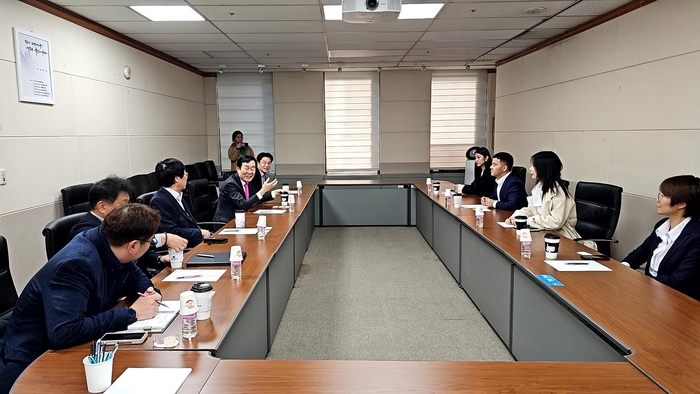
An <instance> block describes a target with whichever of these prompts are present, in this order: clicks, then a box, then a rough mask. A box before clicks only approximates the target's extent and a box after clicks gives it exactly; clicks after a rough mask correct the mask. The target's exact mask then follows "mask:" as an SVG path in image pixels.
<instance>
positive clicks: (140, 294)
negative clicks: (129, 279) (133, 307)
mask: <svg viewBox="0 0 700 394" xmlns="http://www.w3.org/2000/svg"><path fill="white" fill-rule="evenodd" d="M137 294H138V295H139V296H140V297H148V296H147V295H145V294H143V293H141V292H139V293H137ZM156 302H157V303H158V305H160V306H164V307H166V308H168V309H170V307H169V306H167V305H165V304H163V303H162V302H160V301H156Z"/></svg>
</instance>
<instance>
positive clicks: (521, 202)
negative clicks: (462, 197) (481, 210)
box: [481, 152, 527, 212]
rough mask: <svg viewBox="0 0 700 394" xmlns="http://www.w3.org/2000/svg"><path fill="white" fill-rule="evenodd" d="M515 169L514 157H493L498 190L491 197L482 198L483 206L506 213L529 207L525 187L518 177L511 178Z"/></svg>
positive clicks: (492, 171) (504, 153) (492, 166)
mask: <svg viewBox="0 0 700 394" xmlns="http://www.w3.org/2000/svg"><path fill="white" fill-rule="evenodd" d="M512 169H513V156H512V155H511V154H510V153H506V152H498V153H496V154H495V155H493V159H492V162H491V175H493V176H494V178H496V188H495V189H494V190H493V193H491V197H481V204H482V205H485V206H487V207H489V208H496V209H502V210H504V211H511V212H512V211H516V210H518V209H520V208H522V207H526V206H527V192H526V191H525V185H523V183H522V182H521V181H520V179H518V177H517V176H510V175H511V170H512Z"/></svg>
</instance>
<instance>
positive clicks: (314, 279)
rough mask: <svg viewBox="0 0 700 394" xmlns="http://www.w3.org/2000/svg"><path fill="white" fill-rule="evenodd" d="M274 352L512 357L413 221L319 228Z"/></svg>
mask: <svg viewBox="0 0 700 394" xmlns="http://www.w3.org/2000/svg"><path fill="white" fill-rule="evenodd" d="M268 359H291V360H294V359H297V360H299V359H314V360H445V361H513V357H512V356H511V354H510V353H509V352H508V350H507V349H506V347H505V346H504V345H503V343H502V342H501V341H500V339H499V338H498V337H497V335H496V334H495V333H494V332H493V330H492V329H491V327H490V326H489V325H488V323H487V322H486V320H485V319H484V318H483V316H481V314H480V313H479V312H478V310H477V309H476V307H475V306H474V304H473V303H472V302H471V300H470V299H469V297H467V295H466V294H465V293H464V291H462V290H461V289H460V288H459V286H458V285H457V283H456V282H455V280H454V279H453V278H452V276H451V275H450V273H449V272H448V271H447V269H446V268H445V266H444V265H443V264H442V262H441V261H440V260H439V259H438V257H437V256H436V255H435V253H434V252H433V251H432V249H431V248H430V246H429V245H428V244H427V243H426V242H425V240H424V239H423V237H422V236H421V235H420V233H419V232H418V230H417V229H416V228H415V227H325V228H316V230H315V231H314V234H313V237H312V239H311V244H310V246H309V249H308V251H307V252H306V256H305V257H304V260H303V263H302V266H301V270H300V274H299V278H298V280H297V283H296V286H295V288H294V289H293V290H292V294H291V296H290V298H289V302H288V303H287V308H286V309H285V311H284V316H283V317H282V321H281V323H280V326H279V329H278V331H277V335H276V337H275V340H274V343H273V344H272V349H271V350H270V353H269V355H268Z"/></svg>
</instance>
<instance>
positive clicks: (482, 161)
mask: <svg viewBox="0 0 700 394" xmlns="http://www.w3.org/2000/svg"><path fill="white" fill-rule="evenodd" d="M474 156H475V157H476V161H475V163H474V181H473V182H472V184H471V185H465V186H464V187H463V188H462V194H471V195H476V196H479V197H483V196H490V195H491V193H493V190H494V188H495V187H496V178H494V177H493V175H491V152H489V150H488V149H486V148H485V147H483V146H482V147H480V148H479V149H477V150H476V154H475V155H474Z"/></svg>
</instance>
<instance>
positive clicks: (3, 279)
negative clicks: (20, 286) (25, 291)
mask: <svg viewBox="0 0 700 394" xmlns="http://www.w3.org/2000/svg"><path fill="white" fill-rule="evenodd" d="M16 302H17V290H16V289H15V283H14V282H13V281H12V275H10V254H9V253H8V251H7V240H6V239H5V237H3V236H2V235H0V338H2V337H3V336H4V335H5V330H7V325H8V323H9V322H10V317H12V310H13V309H14V307H15V303H16Z"/></svg>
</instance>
